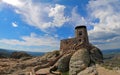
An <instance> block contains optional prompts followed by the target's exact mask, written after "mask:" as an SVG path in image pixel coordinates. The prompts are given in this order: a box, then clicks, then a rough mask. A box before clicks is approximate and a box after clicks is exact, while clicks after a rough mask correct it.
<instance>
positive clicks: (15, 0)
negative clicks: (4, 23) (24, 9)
mask: <svg viewBox="0 0 120 75" xmlns="http://www.w3.org/2000/svg"><path fill="white" fill-rule="evenodd" d="M1 1H2V2H4V3H7V4H10V5H13V6H22V5H23V3H22V1H23V0H1Z"/></svg>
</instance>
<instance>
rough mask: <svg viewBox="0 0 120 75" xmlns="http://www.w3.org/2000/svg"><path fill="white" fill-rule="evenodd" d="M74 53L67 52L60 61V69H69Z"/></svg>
mask: <svg viewBox="0 0 120 75" xmlns="http://www.w3.org/2000/svg"><path fill="white" fill-rule="evenodd" d="M71 56H72V54H66V55H64V56H63V57H62V58H60V59H59V61H58V70H59V71H60V72H66V71H69V62H70V58H71Z"/></svg>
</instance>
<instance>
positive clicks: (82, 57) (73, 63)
mask: <svg viewBox="0 0 120 75" xmlns="http://www.w3.org/2000/svg"><path fill="white" fill-rule="evenodd" d="M89 64H90V55H89V51H88V50H87V49H86V48H82V49H79V50H78V51H76V52H75V53H74V54H73V56H72V57H71V59H70V63H69V69H70V70H69V75H77V74H78V73H79V72H81V71H82V70H84V69H85V68H87V67H88V66H89Z"/></svg>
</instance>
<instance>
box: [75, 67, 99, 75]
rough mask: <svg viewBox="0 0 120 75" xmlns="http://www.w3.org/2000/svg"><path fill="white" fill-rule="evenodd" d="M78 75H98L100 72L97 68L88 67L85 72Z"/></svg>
mask: <svg viewBox="0 0 120 75" xmlns="http://www.w3.org/2000/svg"><path fill="white" fill-rule="evenodd" d="M77 75H98V72H97V70H96V67H95V66H91V67H88V68H86V69H85V70H83V71H81V72H80V73H78V74H77Z"/></svg>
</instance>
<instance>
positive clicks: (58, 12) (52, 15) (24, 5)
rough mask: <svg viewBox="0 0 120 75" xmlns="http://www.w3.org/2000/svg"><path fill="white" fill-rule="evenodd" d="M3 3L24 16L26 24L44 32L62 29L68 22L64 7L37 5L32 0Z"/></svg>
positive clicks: (6, 1)
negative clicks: (50, 29) (51, 29)
mask: <svg viewBox="0 0 120 75" xmlns="http://www.w3.org/2000/svg"><path fill="white" fill-rule="evenodd" d="M3 2H4V3H7V4H9V5H11V6H13V7H15V12H16V13H17V14H20V15H22V18H23V20H24V21H25V22H26V23H28V24H29V25H31V26H34V27H36V28H39V29H41V30H43V31H45V29H49V28H53V27H61V26H63V25H64V23H65V22H67V21H68V18H67V17H65V14H64V10H65V8H66V7H65V6H64V5H60V4H55V5H52V4H45V3H35V2H33V1H32V0H3Z"/></svg>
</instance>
